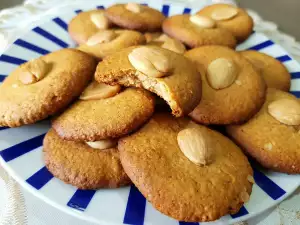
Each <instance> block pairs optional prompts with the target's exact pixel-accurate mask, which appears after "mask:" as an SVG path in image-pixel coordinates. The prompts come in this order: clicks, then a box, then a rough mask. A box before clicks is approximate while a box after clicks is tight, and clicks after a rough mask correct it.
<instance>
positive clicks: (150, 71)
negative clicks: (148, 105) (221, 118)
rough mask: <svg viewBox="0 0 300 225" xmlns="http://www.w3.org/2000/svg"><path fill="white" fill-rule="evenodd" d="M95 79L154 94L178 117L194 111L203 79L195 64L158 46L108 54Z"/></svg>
mask: <svg viewBox="0 0 300 225" xmlns="http://www.w3.org/2000/svg"><path fill="white" fill-rule="evenodd" d="M95 79H96V80H97V81H98V82H104V83H107V84H110V85H113V84H121V85H125V86H135V87H143V88H145V89H147V90H149V91H151V92H154V93H156V94H157V95H159V96H160V97H162V98H163V99H164V100H165V101H166V102H167V103H168V104H169V106H170V108H171V109H172V112H173V114H174V115H175V116H177V117H179V116H183V115H185V114H188V113H189V112H191V111H192V110H193V109H194V108H195V107H196V106H197V104H198V103H199V101H200V99H201V76H200V74H199V73H198V72H197V69H196V67H195V66H194V65H193V63H192V62H190V61H189V60H188V59H186V58H185V57H184V56H182V55H180V54H177V53H175V52H172V51H170V50H167V49H163V48H160V47H157V46H147V47H145V46H138V47H130V48H127V49H123V50H121V51H119V52H116V53H115V54H112V55H109V56H108V57H106V58H105V59H104V60H103V61H102V62H100V63H99V64H98V67H97V70H96V73H95Z"/></svg>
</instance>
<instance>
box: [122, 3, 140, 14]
mask: <svg viewBox="0 0 300 225" xmlns="http://www.w3.org/2000/svg"><path fill="white" fill-rule="evenodd" d="M125 8H126V9H127V10H129V11H131V12H133V13H140V12H141V5H140V4H137V3H135V2H130V3H127V5H126V6H125Z"/></svg>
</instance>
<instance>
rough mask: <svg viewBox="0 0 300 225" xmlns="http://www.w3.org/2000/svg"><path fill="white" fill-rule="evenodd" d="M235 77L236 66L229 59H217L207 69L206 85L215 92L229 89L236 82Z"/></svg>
mask: <svg viewBox="0 0 300 225" xmlns="http://www.w3.org/2000/svg"><path fill="white" fill-rule="evenodd" d="M237 75H238V68H237V65H236V64H235V63H234V61H232V60H230V59H225V58H218V59H216V60H214V61H212V62H211V63H210V64H209V65H208V68H207V80H208V83H209V85H210V86H211V87H212V88H214V89H217V90H218V89H223V88H226V87H229V86H230V85H231V84H232V83H233V82H234V81H235V80H236V78H237Z"/></svg>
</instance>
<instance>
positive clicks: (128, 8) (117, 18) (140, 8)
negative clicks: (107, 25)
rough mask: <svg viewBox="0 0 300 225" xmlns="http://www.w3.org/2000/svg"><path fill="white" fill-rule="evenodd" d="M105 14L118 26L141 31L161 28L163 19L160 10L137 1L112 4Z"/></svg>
mask: <svg viewBox="0 0 300 225" xmlns="http://www.w3.org/2000/svg"><path fill="white" fill-rule="evenodd" d="M105 15H106V16H107V18H108V19H109V20H110V21H112V22H113V23H114V24H117V25H118V26H120V27H123V28H125V29H129V30H137V31H141V32H146V31H149V32H153V31H159V30H161V24H162V22H163V21H164V19H165V16H164V15H163V14H162V13H161V12H160V11H158V10H156V9H153V8H150V7H148V6H145V5H139V4H137V3H128V4H116V5H113V6H111V7H109V8H107V9H106V12H105Z"/></svg>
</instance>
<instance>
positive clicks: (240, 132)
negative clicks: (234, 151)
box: [227, 88, 300, 173]
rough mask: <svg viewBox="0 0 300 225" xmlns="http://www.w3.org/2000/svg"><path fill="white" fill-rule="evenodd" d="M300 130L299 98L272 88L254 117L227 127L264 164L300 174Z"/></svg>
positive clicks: (228, 131) (234, 137)
mask: <svg viewBox="0 0 300 225" xmlns="http://www.w3.org/2000/svg"><path fill="white" fill-rule="evenodd" d="M281 121H282V122H281ZM291 122H292V123H291ZM286 123H288V124H294V125H287V124H286ZM299 130H300V101H299V99H297V98H296V97H294V96H293V95H291V94H289V93H286V92H283V91H280V90H277V89H272V88H269V89H268V94H267V99H266V102H265V104H264V105H263V107H262V108H261V110H260V111H259V112H258V113H257V114H256V115H255V116H254V117H253V118H252V119H250V120H249V121H248V122H247V123H245V124H242V125H239V126H228V127H227V133H228V134H229V135H230V136H231V137H232V138H233V139H234V140H235V141H236V143H238V144H239V145H240V146H241V147H242V148H243V149H244V150H245V152H247V153H248V154H249V155H251V156H252V157H253V158H254V159H255V160H257V161H258V162H259V163H260V164H261V165H263V166H264V167H266V168H269V169H272V170H275V171H279V172H284V173H300V152H299V147H300V132H299Z"/></svg>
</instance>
